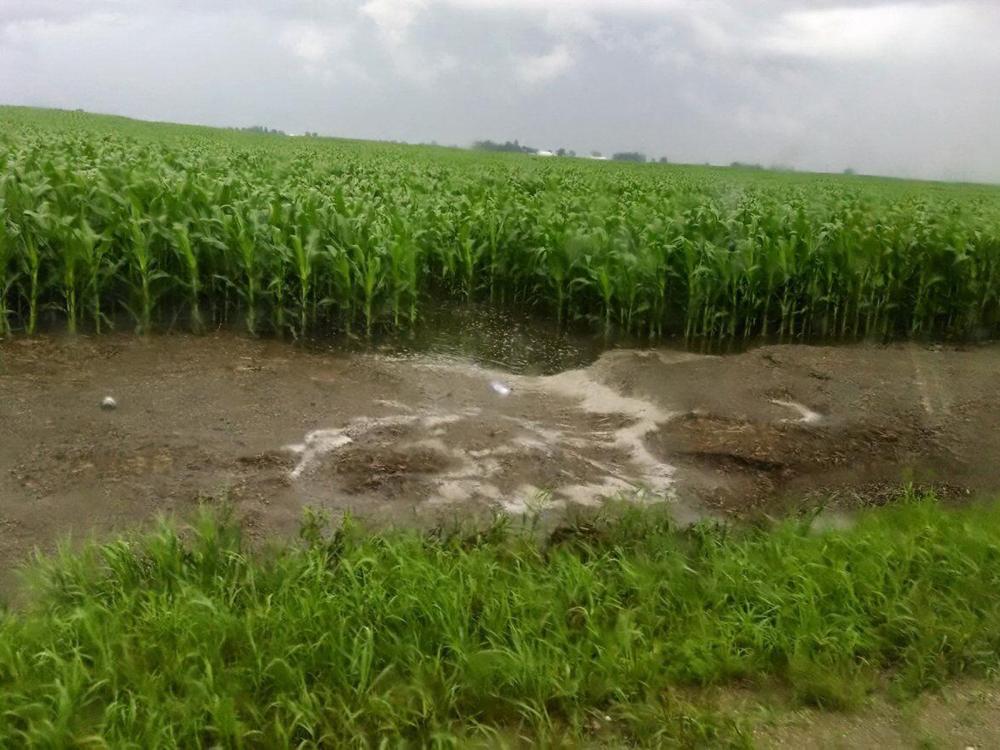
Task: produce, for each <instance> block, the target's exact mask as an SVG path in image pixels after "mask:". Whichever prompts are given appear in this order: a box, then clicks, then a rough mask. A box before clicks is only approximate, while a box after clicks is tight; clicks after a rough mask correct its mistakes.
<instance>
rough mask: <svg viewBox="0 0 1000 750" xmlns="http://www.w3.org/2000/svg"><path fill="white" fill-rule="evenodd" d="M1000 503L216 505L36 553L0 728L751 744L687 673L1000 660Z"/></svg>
mask: <svg viewBox="0 0 1000 750" xmlns="http://www.w3.org/2000/svg"><path fill="white" fill-rule="evenodd" d="M998 562H1000V509H998V508H996V507H993V506H978V507H970V508H966V509H959V510H951V509H944V508H942V507H940V506H939V505H938V504H937V503H936V502H935V501H934V500H933V499H932V498H915V497H909V498H906V499H905V500H904V501H903V502H902V503H901V504H900V505H899V506H897V507H893V508H887V509H881V510H877V511H870V512H868V513H865V514H863V515H862V516H861V517H860V518H859V521H858V523H857V524H856V525H855V526H854V527H853V528H851V529H850V530H841V531H833V532H830V533H825V534H822V535H818V534H815V533H812V532H810V531H809V529H808V527H807V525H805V524H804V523H801V522H796V521H788V522H785V523H782V524H780V525H778V526H777V527H775V528H772V529H768V530H763V529H732V528H729V529H725V528H718V527H709V526H700V527H695V528H693V529H690V530H687V531H684V532H679V531H677V530H676V529H674V528H673V527H672V526H671V524H670V523H669V522H668V521H667V520H666V519H665V518H663V517H662V516H660V515H658V514H656V513H655V512H650V511H643V512H635V513H628V514H626V515H625V516H624V517H618V518H615V519H613V520H612V519H605V520H597V521H589V522H587V523H580V524H578V525H576V526H574V527H572V528H567V529H562V530H561V531H560V533H558V534H556V535H553V536H552V537H550V538H548V539H546V540H545V541H543V542H539V540H538V538H537V537H533V536H532V535H531V534H528V533H524V532H522V531H520V530H517V529H512V528H511V527H510V526H509V525H507V524H504V523H498V524H497V525H496V526H494V527H493V528H491V529H488V530H487V531H486V532H483V533H479V534H473V535H468V534H463V533H445V532H441V533H436V534H418V533H416V532H406V531H399V532H383V533H372V532H367V531H365V530H363V529H361V528H359V527H357V526H355V525H354V524H351V523H347V524H345V525H344V526H342V527H341V528H338V529H336V530H335V531H333V532H331V533H325V532H324V531H323V529H322V525H321V524H320V523H318V522H317V521H316V520H315V519H312V520H311V521H309V522H308V523H307V524H305V526H304V532H303V536H302V540H301V542H300V543H298V544H288V545H284V546H282V547H278V548H275V549H272V550H270V551H269V552H266V553H265V552H253V551H251V550H249V549H248V547H247V545H246V543H245V541H244V539H243V538H242V537H241V534H240V532H239V530H238V528H237V527H236V526H235V525H234V524H233V523H231V522H230V521H228V520H227V519H225V518H221V519H220V518H218V517H212V516H209V515H206V516H204V517H202V518H201V519H200V520H199V521H198V522H197V523H196V524H195V525H194V526H193V528H191V529H188V530H185V531H183V532H178V531H177V530H175V529H174V528H173V527H171V526H169V525H166V524H164V525H163V526H162V527H161V528H160V529H159V530H157V531H156V532H155V533H152V534H148V535H145V536H142V537H139V538H137V539H135V540H132V541H116V542H113V543H110V544H104V545H100V546H97V545H94V546H91V547H89V548H88V549H86V550H84V551H82V552H77V553H69V552H64V553H62V554H60V555H58V556H56V557H55V558H51V559H48V560H41V561H39V562H38V563H37V564H36V565H35V567H34V569H33V575H32V576H31V582H30V584H29V585H30V586H31V589H30V597H29V600H30V604H29V605H28V606H27V607H25V608H24V609H20V610H17V611H8V612H6V613H5V614H4V615H2V617H0V716H2V717H3V719H2V721H0V745H3V746H21V745H24V744H33V745H38V746H46V747H60V746H88V747H89V746H94V747H100V746H104V745H113V746H116V747H163V746H185V747H192V746H212V745H217V746H223V747H274V746H277V747H287V746H302V747H315V746H326V747H341V746H357V747H368V746H378V745H380V744H382V743H387V744H388V745H389V746H397V745H399V744H403V745H413V746H456V747H457V746H470V745H484V746H498V745H501V746H502V745H512V746H517V745H524V746H527V745H529V744H538V743H540V744H542V745H548V746H552V745H566V746H576V745H579V744H581V743H585V744H590V743H593V744H594V745H599V744H601V743H602V742H617V743H622V742H628V743H635V744H639V745H643V746H651V745H668V746H669V745H686V746H695V745H700V746H704V745H706V744H707V745H743V744H748V743H749V735H748V734H747V733H746V732H745V731H743V728H742V727H741V725H740V723H739V722H738V721H735V720H733V719H732V718H730V717H727V716H725V715H723V714H720V713H715V712H713V711H711V710H707V709H704V708H701V707H698V706H695V705H692V704H691V703H690V702H688V701H687V700H684V699H683V698H681V697H680V696H681V695H688V696H690V695H691V694H693V693H696V692H697V691H691V690H689V689H688V688H690V687H696V688H697V687H700V686H710V685H726V684H731V683H735V682H737V681H740V682H741V683H746V682H747V681H750V682H751V683H754V682H758V683H762V682H771V683H773V682H777V683H779V684H784V685H787V686H788V687H789V688H790V689H791V690H792V693H793V694H794V695H795V696H797V697H798V699H799V700H801V701H803V702H807V703H811V704H817V705H820V706H824V707H829V708H835V709H839V708H852V707H854V706H857V705H858V704H859V703H861V702H862V701H863V700H864V698H865V695H866V693H867V692H868V691H869V690H870V689H871V688H872V686H873V685H874V684H875V679H876V677H877V678H878V679H879V680H884V679H886V678H888V680H889V681H890V684H891V685H892V687H893V689H894V690H897V691H901V692H905V693H910V694H912V693H914V692H917V691H920V690H923V689H926V688H930V687H934V686H938V685H940V684H942V682H943V681H944V680H946V679H948V678H949V677H952V676H955V675H959V674H970V675H988V674H990V673H991V672H992V671H993V670H994V669H995V668H996V666H997V664H998V653H1000V652H998V642H1000V599H998V597H996V595H995V592H996V591H997V590H998V587H1000V565H998Z"/></svg>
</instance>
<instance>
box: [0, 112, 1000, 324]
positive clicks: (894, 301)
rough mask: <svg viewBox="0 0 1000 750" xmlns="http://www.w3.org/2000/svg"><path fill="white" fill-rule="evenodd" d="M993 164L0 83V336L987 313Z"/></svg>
mask: <svg viewBox="0 0 1000 750" xmlns="http://www.w3.org/2000/svg"><path fill="white" fill-rule="evenodd" d="M998 291H1000V189H996V188H992V187H987V186H969V185H945V184H937V183H912V182H903V181H894V180H880V179H871V178H851V177H841V176H823V175H805V174H801V175H800V174H777V173H759V172H758V173H750V172H741V171H738V170H724V169H713V168H703V167H680V166H663V165H624V164H611V163H594V162H589V161H585V160H578V159H560V160H545V161H544V162H543V161H541V160H536V159H532V158H531V157H527V156H521V155H494V154H482V153H473V152H463V151H457V150H453V149H440V148H431V147H408V146H398V145H392V144H372V143H359V142H350V141H341V140H333V139H317V138H282V137H277V136H256V135H250V134H245V133H238V132H234V131H225V130H212V129H208V128H196V127H187V126H174V125H162V124H148V123H138V122H134V121H129V120H125V119H121V118H109V117H99V116H93V115H84V114H80V113H70V112H51V111H42V110H28V109H20V108H0V335H12V334H15V333H23V334H28V335H31V334H33V333H35V332H36V331H38V330H40V329H41V328H43V327H65V328H66V329H68V330H69V331H71V332H76V331H85V332H101V331H104V330H106V329H108V328H109V327H112V326H119V327H121V326H123V325H126V326H131V327H134V328H135V329H136V330H137V331H139V332H148V331H154V330H165V329H174V328H182V329H189V330H192V331H196V332H197V331H203V330H205V329H207V328H214V327H219V326H230V327H245V329H246V330H247V331H249V332H250V333H251V334H270V335H281V336H292V337H296V338H300V337H315V336H328V335H339V334H352V335H371V334H372V333H373V332H377V331H385V330H400V329H407V328H411V327H414V326H417V325H418V324H419V321H420V319H421V310H422V308H424V309H425V308H426V306H427V305H428V304H439V303H441V302H445V303H450V302H459V303H464V302H475V303H482V304H491V305H497V306H503V307H507V308H515V309H518V310H524V311H530V312H532V313H533V314H536V315H540V316H549V317H552V318H554V319H556V320H558V321H559V322H560V323H561V324H564V325H590V326H592V327H593V328H594V330H596V331H604V332H607V333H611V332H614V333H619V334H628V335H632V336H644V337H645V336H648V337H650V338H653V339H656V338H659V337H665V336H684V337H686V338H688V339H702V340H705V339H708V340H734V339H755V338H759V337H767V338H777V339H779V340H802V339H805V340H809V339H840V338H843V339H850V338H858V337H866V336H878V337H881V338H890V337H899V336H949V337H968V336H976V337H983V336H995V335H996V334H997V333H998V328H1000V299H998Z"/></svg>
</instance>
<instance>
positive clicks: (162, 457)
mask: <svg viewBox="0 0 1000 750" xmlns="http://www.w3.org/2000/svg"><path fill="white" fill-rule="evenodd" d="M998 373H1000V347H998V346H992V345H991V346H978V347H969V348H964V349H961V348H954V347H925V346H920V345H914V344H908V345H897V346H888V347H875V346H850V347H835V348H831V347H808V346H768V347H763V348H760V349H756V350H753V351H750V352H747V353H744V354H737V355H728V356H722V357H708V356H701V355H692V354H686V353H678V352H673V351H670V350H665V349H662V350H649V351H638V350H615V351H610V352H606V353H605V354H604V355H602V356H601V357H600V358H599V359H598V360H597V361H596V362H595V363H594V364H592V365H591V366H589V367H586V368H583V369H579V370H570V371H566V372H563V373H560V374H556V375H550V376H536V375H524V374H522V375H514V374H509V373H503V372H499V371H493V370H488V369H483V368H481V367H477V366H475V365H473V364H471V363H469V362H468V361H465V360H461V359H457V358H444V357H440V356H438V357H435V356H432V355H414V356H406V357H393V356H386V355H379V354H374V353H368V354H366V353H335V352H334V353H321V352H315V351H308V350H305V349H302V348H300V347H295V346H292V345H289V344H285V343H281V342H276V341H260V340H251V339H247V338H243V337H240V336H236V335H230V334H216V335H212V336H206V337H191V336H180V335H178V336H161V337H150V338H139V337H133V336H125V335H121V336H119V335H112V336H105V337H99V338H86V337H76V338H72V339H71V338H66V337H40V338H32V339H14V340H11V341H7V342H2V343H0V567H2V568H9V567H10V564H11V563H13V562H15V561H18V560H22V559H24V558H25V557H26V555H27V554H28V553H29V551H30V550H31V549H32V548H34V547H41V548H43V549H51V547H52V546H53V544H54V543H55V541H56V540H58V539H59V538H62V537H64V536H66V535H67V534H72V535H74V536H76V537H77V538H79V537H81V536H87V535H90V534H91V533H96V534H99V535H104V534H106V533H107V532H110V531H113V530H122V529H127V528H131V527H134V526H135V525H136V524H141V523H143V522H145V521H148V520H149V519H151V518H153V517H155V516H156V515H158V514H164V513H174V512H179V513H185V512H188V511H190V510H191V509H192V508H194V507H195V506H196V504H197V503H199V502H203V501H205V500H206V499H210V500H211V501H212V502H217V501H218V499H219V498H222V497H225V498H228V499H229V501H230V502H231V503H232V504H233V506H234V507H235V509H236V510H237V512H238V513H239V515H240V517H241V518H242V519H243V521H244V523H245V525H246V527H247V528H248V529H249V530H250V531H251V533H253V534H256V535H258V536H260V537H262V538H263V537H266V536H268V535H270V534H272V533H279V534H281V533H293V532H294V530H295V529H296V528H297V526H298V523H299V520H300V519H301V514H302V510H303V507H304V506H306V505H310V506H317V507H321V508H325V509H327V510H329V511H331V512H333V513H335V514H336V513H341V512H345V511H350V512H351V513H354V514H356V515H361V516H364V517H366V518H368V519H370V520H371V521H372V522H374V523H404V524H420V525H425V524H432V523H439V522H442V521H445V520H450V519H466V518H469V517H476V516H479V515H488V514H490V513H493V512H497V511H501V512H509V513H522V512H525V511H529V510H532V509H534V508H546V509H550V510H552V511H554V512H564V511H565V510H567V509H572V508H574V507H576V506H595V505H598V504H600V503H601V502H602V499H603V498H605V497H607V496H609V495H615V494H616V493H624V494H626V495H628V496H630V497H634V496H635V490H636V489H641V490H643V491H642V492H641V493H640V495H639V498H640V499H645V500H646V501H658V500H662V501H665V502H669V503H671V504H672V507H673V508H674V510H675V511H676V513H677V515H678V517H679V518H680V519H681V520H685V521H686V520H692V519H696V518H698V517H701V516H704V515H737V516H747V515H754V514H759V513H776V512H789V511H794V510H796V509H797V508H799V507H801V506H802V504H803V503H810V502H815V500H816V498H820V497H822V498H827V497H829V496H830V495H831V494H832V495H833V497H834V504H839V505H841V506H844V507H847V508H849V507H853V506H856V505H858V504H872V503H880V502H884V501H885V500H886V499H887V498H889V497H890V496H891V492H892V489H893V488H895V487H898V484H899V482H900V481H906V480H913V481H916V482H920V483H924V484H931V485H936V486H938V488H939V489H942V490H943V491H945V492H946V493H947V494H950V495H954V496H965V495H967V494H979V493H987V492H993V491H995V490H997V489H1000V472H998V471H997V466H998V458H1000V432H998V430H997V429H996V428H997V425H998V424H1000V378H998V377H997V375H998ZM495 384H500V385H502V386H504V387H505V388H509V389H510V392H509V393H508V394H507V395H503V393H502V391H503V390H504V388H499V389H497V388H495V387H494V385H495ZM107 395H110V396H113V397H114V398H115V399H116V400H117V402H118V407H117V408H116V409H114V410H108V411H106V410H103V409H102V408H101V400H102V398H104V397H105V396H107ZM810 496H812V498H810Z"/></svg>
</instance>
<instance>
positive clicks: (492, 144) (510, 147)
mask: <svg viewBox="0 0 1000 750" xmlns="http://www.w3.org/2000/svg"><path fill="white" fill-rule="evenodd" d="M472 148H474V149H475V150H476V151H503V152H506V153H515V154H537V153H538V149H537V148H533V147H532V146H522V145H521V144H520V143H518V142H517V139H516V138H515V139H514V140H513V141H504V142H503V143H497V142H496V141H490V140H486V141H476V142H475V143H473V144H472Z"/></svg>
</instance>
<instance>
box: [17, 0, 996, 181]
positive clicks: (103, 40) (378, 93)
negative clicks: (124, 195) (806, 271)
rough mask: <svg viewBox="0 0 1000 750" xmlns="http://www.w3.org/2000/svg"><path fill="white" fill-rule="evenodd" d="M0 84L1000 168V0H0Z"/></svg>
mask: <svg viewBox="0 0 1000 750" xmlns="http://www.w3.org/2000/svg"><path fill="white" fill-rule="evenodd" d="M0 102H3V103H13V104H31V105H41V106H55V107H65V108H78V107H80V108H84V109H88V110H93V111H101V112H113V113H118V114H125V115H130V116H134V117H140V118H148V119H159V120H172V121H180V122H193V123H205V124H212V125H252V124H262V125H268V126H270V127H278V128H282V129H284V130H287V131H290V132H300V131H304V130H315V131H319V132H321V133H323V134H328V135H341V136H351V137H360V138H377V139H397V140H406V141H431V140H436V141H438V142H440V143H444V144H461V145H466V144H468V143H470V142H471V141H472V140H475V139H480V138H492V139H497V140H506V139H513V138H518V139H520V140H521V142H522V143H528V144H531V145H534V146H538V147H542V148H556V147H559V146H563V147H566V148H573V149H576V150H577V151H581V152H589V151H590V150H592V149H597V150H600V151H603V152H606V153H607V152H612V151H618V150H640V151H644V152H646V153H647V154H649V155H651V156H656V157H659V156H663V155H665V156H667V157H669V158H670V159H671V160H674V161H685V162H705V161H710V162H713V163H728V162H730V161H734V160H742V161H754V162H761V163H764V164H787V165H793V166H796V167H800V168H807V169H819V170H840V169H843V168H844V167H847V166H851V167H854V168H856V169H858V170H859V171H866V172H873V173H883V174H895V175H903V176H922V177H937V178H948V179H955V178H958V179H974V180H985V181H997V182H1000V0H946V1H945V2H940V1H938V0H895V1H893V2H883V1H882V0H869V1H868V2H864V1H862V0H2V2H0Z"/></svg>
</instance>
